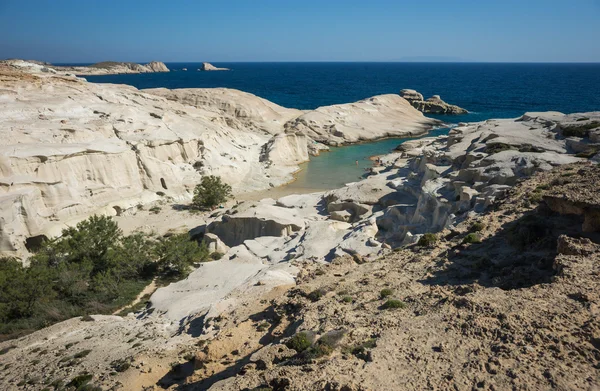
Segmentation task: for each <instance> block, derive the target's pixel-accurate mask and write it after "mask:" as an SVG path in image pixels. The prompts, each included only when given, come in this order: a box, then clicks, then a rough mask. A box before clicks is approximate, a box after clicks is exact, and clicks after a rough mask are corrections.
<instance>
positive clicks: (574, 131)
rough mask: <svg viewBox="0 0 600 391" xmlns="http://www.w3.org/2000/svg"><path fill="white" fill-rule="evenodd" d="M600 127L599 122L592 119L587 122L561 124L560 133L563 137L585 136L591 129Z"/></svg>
mask: <svg viewBox="0 0 600 391" xmlns="http://www.w3.org/2000/svg"><path fill="white" fill-rule="evenodd" d="M597 127H600V122H598V121H592V122H589V123H587V124H563V125H561V128H562V134H563V136H565V137H587V136H588V134H589V131H590V130H591V129H594V128H597Z"/></svg>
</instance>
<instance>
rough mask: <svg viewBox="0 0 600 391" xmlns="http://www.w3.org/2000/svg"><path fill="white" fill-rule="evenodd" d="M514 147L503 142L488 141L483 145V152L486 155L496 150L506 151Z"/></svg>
mask: <svg viewBox="0 0 600 391" xmlns="http://www.w3.org/2000/svg"><path fill="white" fill-rule="evenodd" d="M511 149H514V147H513V146H512V145H508V144H504V143H490V144H487V145H486V147H485V152H486V153H487V154H488V155H493V154H495V153H498V152H503V151H508V150H511Z"/></svg>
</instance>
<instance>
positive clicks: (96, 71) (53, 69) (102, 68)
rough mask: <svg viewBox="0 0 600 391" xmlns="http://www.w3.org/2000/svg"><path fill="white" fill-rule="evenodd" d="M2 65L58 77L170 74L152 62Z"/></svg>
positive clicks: (162, 65) (12, 62)
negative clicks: (80, 64) (82, 64)
mask: <svg viewBox="0 0 600 391" xmlns="http://www.w3.org/2000/svg"><path fill="white" fill-rule="evenodd" d="M0 64H2V65H4V66H8V67H13V68H17V69H28V70H29V71H30V72H31V71H33V72H34V73H37V72H44V73H52V74H58V75H78V76H92V75H93V76H97V75H119V74H130V73H153V72H169V68H167V66H166V65H165V63H164V62H160V61H151V62H149V63H147V64H136V63H133V62H117V61H103V62H99V63H96V64H92V65H89V66H58V65H52V64H49V63H43V62H39V61H36V62H31V61H24V60H4V61H0Z"/></svg>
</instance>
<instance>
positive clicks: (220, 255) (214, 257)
mask: <svg viewBox="0 0 600 391" xmlns="http://www.w3.org/2000/svg"><path fill="white" fill-rule="evenodd" d="M223 255H225V254H223V253H220V252H218V251H215V252H214V253H212V254H210V258H211V259H212V260H214V261H218V260H219V259H221V258H223Z"/></svg>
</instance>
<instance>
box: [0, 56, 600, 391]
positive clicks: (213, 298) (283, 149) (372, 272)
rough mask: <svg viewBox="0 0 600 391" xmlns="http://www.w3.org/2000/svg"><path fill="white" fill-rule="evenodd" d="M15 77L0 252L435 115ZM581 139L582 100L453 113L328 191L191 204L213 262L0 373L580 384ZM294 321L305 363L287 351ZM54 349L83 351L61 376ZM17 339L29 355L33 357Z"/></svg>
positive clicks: (12, 346) (191, 385)
mask: <svg viewBox="0 0 600 391" xmlns="http://www.w3.org/2000/svg"><path fill="white" fill-rule="evenodd" d="M38 67H44V66H43V65H38ZM27 69H28V70H29V71H28V72H27V73H22V72H14V70H13V69H9V70H3V69H1V68H0V70H2V71H3V72H0V77H1V78H2V85H3V89H4V91H6V94H4V95H5V96H6V98H5V101H4V103H6V105H4V106H3V107H6V110H5V112H4V115H3V117H2V120H0V121H1V122H2V127H1V128H2V129H4V130H3V132H4V134H3V139H5V140H7V143H6V145H5V146H4V147H2V148H3V149H2V150H0V152H1V153H2V155H3V163H2V165H0V172H1V173H2V174H3V178H2V181H1V182H0V185H1V186H2V187H1V189H2V190H3V193H2V196H1V197H0V212H1V213H2V214H1V215H0V223H1V225H0V228H1V231H2V238H1V243H2V247H1V248H0V249H2V250H3V251H5V252H10V253H13V254H14V253H15V252H18V251H24V249H23V248H22V247H19V246H20V243H24V242H25V240H26V238H28V237H31V236H34V235H48V236H52V232H55V230H56V229H57V228H60V227H62V226H64V224H65V223H69V222H71V221H77V220H78V219H81V218H84V217H85V216H88V215H89V214H91V213H98V212H99V211H102V212H103V213H106V214H109V215H121V216H124V215H127V214H128V213H137V212H132V210H134V209H135V206H136V205H138V204H139V203H155V202H161V201H162V202H164V203H180V202H185V200H186V199H189V196H190V190H191V189H192V187H193V185H195V183H197V182H198V180H199V178H201V176H202V175H207V174H217V175H220V176H221V177H223V178H227V179H228V182H231V184H232V185H233V187H234V190H236V191H237V192H240V191H241V189H242V188H244V190H246V191H248V190H264V189H269V188H271V187H272V186H277V185H279V184H282V183H285V182H286V181H289V179H290V178H291V175H292V173H293V172H294V171H295V170H296V169H297V165H298V163H300V162H302V161H306V160H308V159H309V155H311V154H312V155H314V154H318V153H319V151H320V150H323V149H325V148H327V146H328V145H343V144H347V143H354V142H360V141H365V140H372V139H378V138H382V137H392V136H396V137H404V136H411V135H420V134H425V133H426V132H427V131H428V129H431V128H432V127H435V126H439V124H440V122H439V121H436V120H432V119H429V118H427V117H424V116H423V114H422V113H421V112H419V111H418V110H417V109H416V108H415V107H414V102H410V101H409V100H406V99H404V98H402V97H401V96H399V95H381V96H376V97H373V98H369V99H366V100H363V101H360V102H356V103H352V104H344V105H333V106H328V107H321V108H318V109H316V110H313V111H308V112H303V111H300V110H295V109H287V108H283V107H281V106H278V105H275V104H273V103H271V102H268V101H266V100H264V99H261V98H259V97H256V96H254V95H251V94H247V93H244V92H241V91H235V90H228V89H180V90H166V89H153V90H142V91H140V90H137V89H135V88H133V87H127V86H113V85H95V84H91V83H86V82H85V81H83V80H80V79H77V78H74V77H64V76H60V75H55V74H54V73H53V72H48V71H44V70H42V69H41V68H37V67H35V66H33V65H30V66H27ZM32 70H33V71H32ZM48 91H52V95H51V99H49V98H48V93H47V92H48ZM404 91H405V90H404ZM42 97H43V98H42ZM417 101H418V99H417ZM420 101H423V99H422V96H421V99H420ZM444 104H445V102H444ZM449 110H450V111H449V112H451V111H452V110H454V109H449ZM454 111H456V110H454ZM598 135H600V112H594V113H579V114H562V113H556V112H547V113H526V114H524V115H523V116H522V117H520V118H517V119H499V120H487V121H484V122H478V123H468V124H467V123H461V124H459V125H458V126H457V127H455V128H453V129H452V130H451V131H450V132H449V134H448V135H447V136H440V137H426V138H422V139H416V140H412V141H408V142H405V143H404V144H402V145H401V146H400V147H399V148H398V150H397V151H396V152H393V153H391V154H388V155H384V156H382V157H381V162H382V164H381V165H380V166H377V167H373V168H372V170H371V175H369V176H368V177H367V178H366V179H364V180H362V181H359V182H355V183H351V184H347V185H346V186H345V187H343V188H340V189H336V190H332V191H326V192H316V193H311V194H292V195H287V196H284V197H280V198H278V199H270V198H266V199H261V200H259V201H244V202H239V203H234V202H230V203H228V204H227V205H225V208H223V209H220V210H217V211H216V212H214V213H211V214H210V215H208V214H207V215H202V216H191V217H190V220H189V222H188V223H189V224H194V223H196V224H194V227H190V228H193V229H191V231H190V234H191V235H192V236H194V237H196V238H198V239H199V240H202V241H204V242H206V243H207V244H208V245H209V246H211V248H213V249H218V251H219V252H220V253H222V254H223V255H222V257H221V259H220V260H216V261H213V262H208V263H204V264H202V265H201V266H200V267H199V268H198V269H196V270H195V271H194V272H192V273H191V274H190V276H189V277H188V278H187V279H185V280H182V281H179V282H175V283H172V284H170V285H168V286H166V287H162V288H159V289H158V290H157V291H156V292H154V294H153V295H152V297H151V299H150V303H151V304H150V305H149V306H148V307H147V308H146V309H145V310H143V311H141V312H138V313H136V314H133V313H131V314H129V315H128V316H125V317H119V316H93V317H92V321H91V322H82V321H81V320H80V319H71V320H68V321H65V322H62V323H59V324H56V325H54V326H51V327H49V328H46V329H43V330H40V331H38V332H35V333H33V334H30V335H28V336H25V337H22V338H20V339H18V340H14V341H8V342H4V343H2V344H0V349H2V351H3V352H4V353H3V356H2V357H3V362H6V365H9V366H10V368H11V370H10V371H9V372H6V371H5V373H4V374H3V375H2V377H0V384H3V386H4V387H5V388H6V389H9V390H10V389H20V388H19V387H21V386H15V385H16V384H18V383H19V382H23V384H22V386H23V387H25V388H24V389H37V388H36V387H38V385H39V386H41V380H33V379H31V377H29V374H30V373H35V374H36V375H39V376H38V377H50V376H51V377H54V378H65V379H67V378H72V377H73V376H75V375H76V374H77V373H80V372H83V371H88V372H90V373H93V374H94V375H93V379H94V382H95V384H101V385H102V387H104V388H107V389H108V388H111V387H116V389H119V387H120V388H121V389H127V390H129V389H132V390H134V389H158V387H159V386H158V385H160V386H161V387H163V388H169V389H181V388H180V387H184V388H185V389H204V390H208V389H210V390H213V391H218V390H252V389H265V390H298V391H299V390H338V391H341V390H344V391H359V390H362V391H370V390H380V389H381V390H388V389H389V390H392V389H398V388H403V389H415V390H416V389H422V388H423V386H424V384H425V383H427V382H429V384H430V385H431V386H432V387H434V388H440V389H443V388H451V387H454V388H455V389H471V388H472V387H479V385H480V384H483V385H484V386H490V387H494V388H495V389H503V388H506V387H512V388H513V389H543V388H547V387H549V386H551V385H556V386H560V387H566V388H568V387H569V386H573V385H575V387H574V388H577V389H585V388H586V387H587V388H589V387H593V386H596V387H598V386H599V384H598V382H597V378H598V375H599V373H598V369H597V362H598V358H597V355H598V353H597V352H598V350H597V344H596V342H597V339H598V336H599V335H600V334H598V332H599V330H598V329H597V327H595V326H594V325H593V322H592V318H593V316H592V315H593V313H594V311H596V310H597V308H598V305H600V298H599V295H598V289H597V282H595V280H594V278H593V276H594V275H595V274H594V273H596V274H597V272H598V271H597V265H596V263H597V262H595V261H594V260H596V258H597V254H598V253H599V252H598V249H597V247H598V245H597V242H598V241H597V239H598V238H597V235H598V226H597V224H596V223H594V221H595V220H594V219H595V218H596V217H594V216H597V215H596V213H597V212H596V210H597V209H598V203H597V200H596V199H595V196H594V197H592V196H591V194H595V193H594V192H595V191H596V187H597V186H598V181H597V177H598V169H597V166H596V163H597V161H598V160H599V159H600V154H599V152H600V143H598V141H599V139H600V137H599V136H598ZM63 172H70V175H69V176H68V177H67V176H63V175H62V174H61V173H63ZM117 172H118V173H120V174H119V176H118V177H114V173H117ZM90 173H92V174H90ZM96 178H98V179H96ZM65 183H67V184H68V186H66V187H65ZM579 184H580V185H579ZM551 186H553V187H554V188H551ZM159 192H160V193H161V194H163V195H159ZM565 194H566V196H565ZM14 205H18V208H17V209H15V208H14ZM165 213H166V214H169V213H171V214H172V213H174V212H173V211H170V212H165ZM565 213H567V214H573V213H576V214H578V215H579V216H580V217H577V218H573V219H571V218H570V217H569V218H566V217H562V216H563V214H565ZM527 216H534V217H527ZM536 216H543V217H541V218H540V217H536ZM586 216H587V217H586ZM590 216H591V217H590ZM532 219H533V220H535V221H533V222H532V221H530V220H532ZM540 219H541V220H540ZM569 219H570V220H569ZM586 219H587V220H586ZM567 220H568V221H567ZM580 220H581V221H580ZM539 221H551V228H548V229H546V228H544V229H542V228H540V225H543V224H538V223H539ZM585 221H587V223H585ZM515 226H516V227H517V228H514V227H515ZM474 227H475V228H474ZM519 227H521V228H519ZM523 227H525V228H523ZM515 229H517V231H516V232H517V233H516V234H515V233H514V232H515V231H514V230H515ZM519 229H520V231H519ZM540 230H541V231H540ZM542 231H543V232H542ZM561 234H563V235H566V237H564V238H563V237H562V236H560V235H561ZM546 236H547V237H549V238H551V239H550V242H548V243H546V242H545V241H543V240H542V239H543V238H544V237H546ZM515 237H516V238H517V239H515ZM520 238H525V239H526V240H528V242H527V243H524V244H523V243H522V239H520ZM482 242H483V243H482ZM557 246H558V250H556V249H557ZM594 262H595V263H594ZM594 265H596V266H594ZM384 289H387V290H389V291H390V292H389V294H387V293H386V294H385V298H387V296H390V297H389V299H395V300H396V302H397V307H394V308H396V310H397V311H399V312H395V311H393V310H392V309H393V308H392V307H386V306H387V305H388V302H389V300H387V299H386V300H383V298H382V297H383V296H384V294H383V292H384ZM386 292H387V291H386ZM563 296H564V297H565V300H563V301H560V302H555V300H556V298H557V297H561V298H563ZM566 298H571V299H566ZM568 300H571V301H568ZM550 302H553V303H555V308H554V309H551V307H549V305H548V303H550ZM540 303H541V307H540V308H542V309H541V310H539V311H538V310H536V309H535V308H537V307H538V306H539V305H540ZM392 304H393V303H392ZM392 304H389V306H392ZM394 305H396V304H394ZM575 307H577V309H576V310H575ZM515 308H516V309H518V311H516V310H515ZM523 308H526V309H528V310H527V311H526V312H522V311H521V309H523ZM544 308H546V309H547V310H544ZM550 310H551V311H550ZM549 311H550V312H552V313H553V314H549ZM398 314H400V315H398ZM577 314H580V315H577ZM553 319H561V322H560V325H559V326H557V327H556V328H553V329H552V330H551V328H550V324H553V322H554V320H553ZM536 322H537V323H536ZM463 324H466V325H467V326H463ZM586 325H587V326H586ZM555 326H556V324H555ZM444 327H446V328H445V329H444ZM538 329H540V330H548V332H547V333H546V332H542V331H536V330H538ZM575 329H581V330H584V332H580V333H573V331H574V330H575ZM506 330H509V332H508V334H506V333H507V331H506ZM300 332H303V333H305V334H304V338H307V339H308V340H309V346H310V348H309V347H308V346H307V347H306V349H308V350H307V352H308V353H303V351H300V348H298V347H296V349H298V350H294V348H292V347H291V346H293V345H291V344H290V343H288V341H289V340H290V338H292V337H294V336H295V335H296V334H298V333H300ZM569 333H570V334H569ZM505 334H506V335H505ZM509 334H510V335H512V336H513V337H512V338H511V337H510V336H509ZM567 334H568V335H569V336H568V337H565V335H567ZM499 335H500V337H498V336H499ZM561 338H565V340H564V342H560V341H559V339H561ZM327 341H329V342H327ZM457 341H459V342H457ZM75 344H76V345H77V350H82V351H88V350H89V352H88V353H89V354H87V353H86V355H87V356H86V358H85V359H84V360H81V361H79V362H77V363H75V364H73V366H65V365H64V364H63V362H64V360H63V359H64V357H65V355H67V356H68V354H70V352H68V351H65V350H68V348H67V349H64V346H73V345H75ZM132 344H133V345H132ZM130 345H131V346H134V347H131V346H130ZM459 345H461V346H459ZM555 345H556V346H555ZM550 346H555V348H552V349H551V348H550ZM518 349H521V350H523V351H524V352H525V353H523V355H522V357H529V358H531V360H530V359H529V358H527V359H524V358H522V357H521V358H518V357H515V356H514V354H512V353H511V352H514V351H517V350H518ZM549 349H550V350H551V351H552V352H554V353H552V354H550V350H549ZM39 351H46V352H47V353H51V354H49V355H48V357H45V358H44V366H43V368H41V369H40V367H38V366H37V365H38V364H39V362H38V363H37V364H35V363H34V361H35V360H33V361H32V360H31V358H32V357H33V356H32V355H35V354H36V352H39ZM528 352H529V353H528ZM573 352H577V354H578V355H579V356H581V359H574V358H572V357H573V356H574V355H573ZM309 353H310V355H309ZM529 354H530V355H529ZM577 354H575V356H577ZM535 357H545V358H544V360H542V361H538V362H537V364H536V363H535V360H533V358H535ZM123 359H126V361H127V362H128V363H129V365H128V367H127V368H126V369H125V370H124V371H123V372H122V373H121V372H119V373H116V372H115V371H114V363H115V362H117V361H118V360H123ZM522 360H525V361H526V362H527V363H529V364H530V365H531V367H527V368H525V367H523V366H522V365H521V364H519V363H520V362H521V361H522ZM173 362H174V363H175V364H173V365H170V364H171V363H173ZM423 363H425V365H424V364H423ZM469 363H472V365H471V364H469ZM423 365H424V366H423ZM564 365H568V366H569V367H570V369H566V368H565V367H564ZM389 368H395V370H394V373H395V375H394V376H389ZM306 371H308V372H312V373H315V374H317V375H316V376H306V375H305V372H306ZM538 372H539V373H538ZM111 373H112V375H111ZM590 375H591V376H590ZM594 375H595V376H594ZM586 376H587V378H586ZM384 379H387V380H385V381H384ZM11 387H13V388H11ZM143 387H150V388H143ZM261 387H262V388H261ZM38 388H40V387H38ZM479 388H481V387H479Z"/></svg>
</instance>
